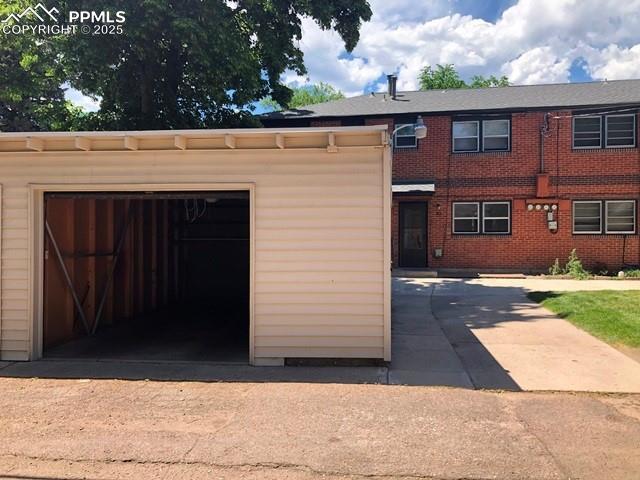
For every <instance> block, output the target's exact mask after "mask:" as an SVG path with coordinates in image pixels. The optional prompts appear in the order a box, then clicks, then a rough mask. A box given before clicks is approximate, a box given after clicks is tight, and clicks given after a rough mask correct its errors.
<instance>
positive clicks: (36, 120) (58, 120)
mask: <svg viewBox="0 0 640 480" xmlns="http://www.w3.org/2000/svg"><path fill="white" fill-rule="evenodd" d="M29 5H30V2H26V1H22V0H20V1H16V0H5V1H4V2H2V3H1V4H0V18H3V19H4V18H6V17H7V16H8V15H9V14H10V13H19V12H21V11H23V10H24V9H25V8H26V7H27V6H29ZM59 47H60V43H59V41H58V39H57V38H51V37H45V36H39V35H37V34H27V35H15V34H5V33H2V32H0V131H34V130H55V129H60V128H65V127H66V126H68V119H69V118H70V117H71V116H73V115H72V114H71V110H70V105H69V104H68V103H67V102H66V101H65V98H64V91H63V89H62V88H61V84H62V83H63V81H64V71H63V68H62V66H61V65H60V63H59V62H58V51H59Z"/></svg>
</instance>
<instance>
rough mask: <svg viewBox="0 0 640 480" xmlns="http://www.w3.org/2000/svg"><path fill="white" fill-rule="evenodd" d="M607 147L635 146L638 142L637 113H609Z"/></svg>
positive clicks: (607, 119)
mask: <svg viewBox="0 0 640 480" xmlns="http://www.w3.org/2000/svg"><path fill="white" fill-rule="evenodd" d="M605 121H606V122H607V123H606V132H607V147H633V146H635V144H636V116H635V115H607V117H606V120H605Z"/></svg>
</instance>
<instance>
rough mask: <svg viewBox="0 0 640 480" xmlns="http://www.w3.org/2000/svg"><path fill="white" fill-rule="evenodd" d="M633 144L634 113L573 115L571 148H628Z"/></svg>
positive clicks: (634, 129) (634, 134) (634, 133)
mask: <svg viewBox="0 0 640 480" xmlns="http://www.w3.org/2000/svg"><path fill="white" fill-rule="evenodd" d="M635 146H636V116H635V114H615V115H587V116H579V117H573V148H576V149H580V148H628V147H635Z"/></svg>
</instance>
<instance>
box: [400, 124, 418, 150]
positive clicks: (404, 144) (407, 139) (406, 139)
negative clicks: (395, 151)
mask: <svg viewBox="0 0 640 480" xmlns="http://www.w3.org/2000/svg"><path fill="white" fill-rule="evenodd" d="M397 128H398V131H397V132H396V139H395V147H396V148H412V147H413V148H415V147H416V146H417V145H418V140H417V139H416V133H415V125H414V124H413V123H408V124H402V125H398V127H397Z"/></svg>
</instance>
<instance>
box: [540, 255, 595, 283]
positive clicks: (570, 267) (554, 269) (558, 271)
mask: <svg viewBox="0 0 640 480" xmlns="http://www.w3.org/2000/svg"><path fill="white" fill-rule="evenodd" d="M549 274H550V275H569V276H570V277H572V278H575V279H576V280H586V279H587V278H590V277H591V273H590V272H589V271H588V270H586V269H585V268H584V267H583V265H582V261H581V260H580V258H579V257H578V253H577V252H576V249H575V248H574V249H573V250H571V253H570V254H569V258H567V263H566V264H565V266H564V267H561V266H560V261H559V260H558V259H557V258H556V260H555V261H554V262H553V265H551V267H550V268H549Z"/></svg>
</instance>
